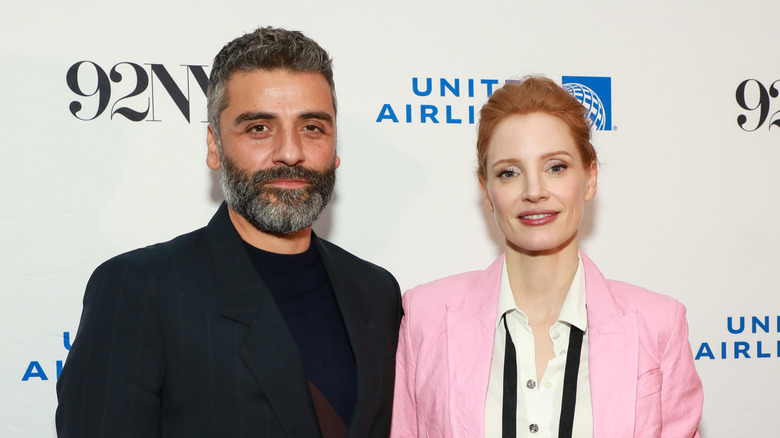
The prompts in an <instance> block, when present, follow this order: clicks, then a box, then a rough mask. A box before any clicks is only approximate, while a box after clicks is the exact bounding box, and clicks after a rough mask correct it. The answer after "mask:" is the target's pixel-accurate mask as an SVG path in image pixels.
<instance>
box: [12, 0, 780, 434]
mask: <svg viewBox="0 0 780 438" xmlns="http://www.w3.org/2000/svg"><path fill="white" fill-rule="evenodd" d="M779 16H780V3H777V2H771V1H768V0H767V1H763V2H756V1H746V2H739V3H735V2H726V1H709V2H703V1H688V2H678V1H667V0H664V1H654V2H643V3H642V4H639V5H632V4H629V3H628V2H622V1H615V0H611V1H606V0H605V1H601V2H574V1H571V2H569V1H559V2H540V1H524V0H523V1H521V0H512V1H508V0H507V1H499V0H486V1H484V0H483V1H481V2H476V1H473V2H458V1H455V2H453V1H452V0H450V1H443V0H435V1H428V2H413V1H406V0H403V1H398V0H396V1H393V2H384V3H382V4H378V3H377V4H375V3H374V2H359V1H343V2H314V1H310V0H298V1H296V2H279V1H270V0H255V1H246V0H241V1H238V0H223V1H220V2H205V1H199V0H190V1H187V2H184V1H182V2H164V4H163V2H159V1H146V0H138V1H136V2H134V3H132V4H128V3H116V4H111V5H110V6H108V5H106V4H105V3H104V2H99V1H91V2H90V1H73V2H59V1H54V0H42V1H34V0H33V1H28V2H14V3H13V4H5V5H3V8H2V13H1V14H0V37H2V38H0V61H1V62H2V67H0V96H2V97H0V105H2V107H1V108H0V128H2V129H1V130H0V133H2V140H0V145H1V146H0V147H2V157H3V162H4V164H5V165H4V166H3V168H2V170H0V182H1V183H0V205H1V206H2V207H0V227H1V228H0V248H2V249H1V250H0V294H1V296H2V305H1V306H0V329H2V336H0V351H2V360H1V361H0V394H2V396H0V435H1V436H3V437H20V438H21V437H25V438H26V437H54V436H55V432H54V420H53V415H54V409H55V407H56V396H55V392H54V386H55V382H56V378H57V370H58V366H59V365H58V364H61V361H64V359H65V357H66V355H67V350H66V345H67V343H68V341H67V339H65V337H66V336H65V335H64V334H65V333H67V334H69V335H70V336H73V335H75V331H76V329H77V326H78V319H79V315H80V312H81V298H82V294H83V291H84V286H85V284H86V281H87V279H88V277H89V275H90V273H91V272H92V270H93V269H94V268H95V267H96V266H97V265H98V264H99V263H101V262H102V261H104V260H105V259H107V258H109V257H111V256H114V255H116V254H118V253H121V252H124V251H128V250H131V249H134V248H136V247H139V246H145V245H148V244H151V243H154V242H158V241H163V240H168V239H170V238H172V237H174V236H176V235H178V234H181V233H184V232H187V231H190V230H193V229H195V228H199V227H201V226H203V225H205V224H206V222H207V221H208V220H209V218H210V217H211V215H212V214H213V212H214V210H215V208H216V206H217V205H218V204H219V202H220V201H221V195H220V191H219V188H218V185H217V184H215V183H216V181H217V180H216V177H215V175H214V174H212V173H211V172H210V171H209V170H208V168H207V167H206V165H205V156H206V147H205V132H206V125H205V123H203V120H205V97H204V95H203V92H202V90H201V89H200V88H199V85H198V83H197V77H196V76H197V75H196V73H197V70H198V68H197V67H192V68H190V67H187V66H188V65H190V66H203V67H202V71H203V72H205V73H206V74H207V73H208V72H209V71H210V65H211V62H212V59H213V56H214V55H215V54H216V53H217V51H218V50H219V49H220V48H221V47H222V46H223V45H224V44H225V43H226V42H228V41H229V40H231V39H233V38H234V37H236V36H238V35H240V34H242V33H244V32H246V31H251V30H252V29H254V28H256V27H257V26H261V25H262V26H264V25H275V26H282V27H288V28H291V29H299V30H302V31H304V32H305V33H306V34H307V35H309V36H311V37H312V38H314V39H315V40H317V41H318V42H319V43H320V44H322V45H323V46H324V47H325V48H326V49H327V50H328V51H329V52H330V54H331V55H332V56H333V58H334V61H335V75H336V88H337V93H338V99H339V116H338V118H339V120H338V129H339V134H338V148H339V154H340V156H341V159H342V165H341V167H340V168H339V171H338V183H337V196H336V198H335V200H334V202H333V203H332V204H331V206H330V207H329V208H328V210H326V213H325V214H324V217H323V218H321V219H320V221H319V223H318V224H317V226H316V227H315V229H316V230H317V231H318V232H319V233H320V234H321V235H324V236H325V237H327V238H329V239H330V240H332V241H334V242H335V243H337V244H339V245H341V246H343V247H345V248H346V249H348V250H350V251H352V252H354V253H356V254H358V255H359V256H361V257H363V258H366V259H369V260H371V261H373V262H375V263H377V264H380V265H382V266H384V267H386V268H388V269H389V270H390V271H391V272H393V273H394V274H395V275H396V277H397V278H398V280H399V282H400V283H401V287H402V289H407V288H409V287H412V286H414V285H416V284H418V283H421V282H424V281H429V280H431V279H434V278H438V277H441V276H444V275H448V274H452V273H456V272H460V271H464V270H471V269H481V268H484V267H485V266H487V265H488V264H489V263H490V262H491V261H492V260H493V259H494V258H495V257H496V256H497V255H498V254H499V253H500V251H501V247H502V243H501V239H500V237H499V235H498V234H497V232H496V231H495V226H494V224H493V223H492V222H491V220H490V218H489V217H488V216H486V214H485V212H484V209H483V203H482V201H481V196H480V193H479V190H478V185H477V183H476V179H475V177H474V169H475V152H474V149H475V147H474V144H475V138H476V135H475V132H476V126H475V125H474V124H470V123H469V120H468V118H469V111H470V110H469V107H472V106H473V107H474V108H475V111H478V110H479V107H480V106H481V105H482V103H483V102H484V101H485V100H486V98H487V86H486V85H485V84H483V83H482V81H483V80H497V81H499V83H503V82H504V80H506V79H508V78H512V77H517V76H522V75H525V74H529V73H543V74H546V75H548V76H550V77H551V78H553V79H554V80H556V81H561V79H562V77H563V76H590V77H608V78H610V80H611V102H610V103H609V110H610V111H611V114H612V121H611V126H608V128H611V129H610V130H608V131H600V132H597V133H596V135H595V145H596V148H597V150H598V153H599V155H600V160H601V163H602V167H601V174H600V178H599V193H598V195H597V197H596V200H595V201H593V202H592V203H591V205H590V207H589V211H588V213H587V217H586V220H585V222H584V224H583V228H582V229H583V238H582V239H581V241H582V246H583V248H584V249H585V251H586V252H587V253H588V254H589V255H590V256H591V258H593V259H594V261H596V263H597V264H598V265H599V266H600V268H601V270H602V271H603V272H604V273H605V275H607V277H611V278H617V279H621V280H624V281H628V282H632V283H636V284H639V285H642V286H644V287H647V288H649V289H653V290H656V291H658V292H662V293H665V294H668V295H671V296H674V297H676V298H677V299H679V300H681V301H682V302H683V303H684V304H685V305H686V306H687V307H688V310H689V313H688V319H689V323H690V330H691V334H690V339H691V344H692V348H693V352H694V354H696V355H697V356H698V360H697V362H696V365H697V369H698V370H699V373H700V375H701V377H702V379H703V382H704V389H705V410H704V418H703V420H702V423H701V426H700V429H701V431H702V435H703V436H705V437H724V438H725V437H734V436H750V437H774V436H777V435H778V430H777V426H776V421H775V418H773V417H774V415H776V414H775V411H776V406H777V403H776V401H774V402H773V400H776V394H777V393H778V392H779V391H780V383H778V382H779V380H778V377H777V371H778V370H780V368H779V367H778V364H779V363H780V297H779V296H778V292H780V290H778V287H777V283H778V282H777V279H776V277H777V276H776V275H775V274H776V272H777V269H778V264H779V263H778V262H780V256H778V252H777V248H778V245H780V233H778V231H777V225H778V219H777V216H778V215H779V214H780V196H778V189H780V174H779V173H778V172H775V169H774V167H773V166H774V165H775V164H780V122H778V125H773V124H772V122H773V121H775V120H778V119H780V114H778V115H776V114H775V112H776V111H780V97H773V94H774V95H776V94H777V92H776V91H774V92H773V88H772V85H773V83H774V81H776V80H778V79H780V56H777V54H776V47H775V46H776V44H775V40H776V38H775V36H776V35H775V34H776V32H775V30H776V29H777V20H778V17H779ZM81 61H89V62H86V63H82V64H81V67H79V68H78V70H75V72H77V74H74V75H73V78H75V81H71V83H70V85H69V83H68V81H67V80H66V78H67V74H68V71H69V70H70V69H71V68H72V67H73V66H74V65H75V64H77V63H79V62H81ZM122 63H124V64H122ZM129 63H132V64H136V65H138V66H140V67H139V68H140V69H141V70H142V71H141V73H138V72H136V71H135V70H134V68H133V66H132V65H131V64H129ZM117 64H119V65H117ZM115 65H116V66H117V67H116V70H117V72H118V73H120V74H121V78H119V77H117V76H111V75H109V73H110V71H111V69H112V68H113V67H114V66H115ZM97 67H99V69H100V70H102V71H104V72H105V74H106V75H108V76H107V79H105V80H104V81H103V82H104V84H103V86H102V87H100V88H101V90H102V93H103V95H104V96H106V97H107V99H106V108H105V109H104V110H103V111H102V112H101V113H100V114H99V115H97V116H96V114H98V106H99V105H98V101H99V95H100V93H97V94H95V95H94V96H80V95H78V94H77V93H76V92H74V90H73V88H75V89H76V90H81V92H82V94H91V93H92V92H93V91H95V90H96V89H98V82H99V81H98V80H97V78H98V75H97V73H96V72H97V71H98V68H97ZM162 70H165V71H167V72H168V73H169V74H170V77H171V80H172V81H173V84H175V87H173V88H171V89H173V90H174V91H168V90H167V89H166V88H165V84H166V83H165V81H164V77H163V76H164V74H162V73H161V72H162ZM144 76H146V77H148V78H149V79H150V82H149V83H148V84H147V85H145V86H141V87H139V89H138V93H137V95H135V96H132V97H129V98H126V99H122V97H123V96H126V95H128V94H132V93H131V92H133V91H134V89H135V88H136V85H137V84H138V79H139V78H141V79H143V77H144ZM414 78H417V80H418V89H417V91H418V92H420V91H425V85H426V83H427V80H428V79H429V78H430V79H431V86H432V89H431V93H430V94H429V95H427V96H419V95H417V93H415V89H414V88H413V85H412V84H413V80H414ZM442 79H444V80H446V81H447V82H448V83H450V84H454V83H455V80H456V79H457V80H459V84H460V95H459V96H455V95H454V93H452V92H450V91H446V90H445V94H446V95H445V96H444V97H442V96H441V90H440V85H441V80H442ZM750 79H752V80H751V81H748V82H747V83H746V85H745V87H744V90H741V89H739V86H740V84H741V83H743V82H744V81H746V80H750ZM469 80H473V83H474V84H475V85H474V92H473V93H469V91H468V83H469ZM74 84H78V86H75V85H74ZM142 85H143V84H142ZM168 85H171V83H168ZM176 89H178V90H180V92H181V97H180V99H179V100H180V101H181V102H183V108H185V109H186V108H190V109H191V111H190V120H189V121H188V120H187V119H186V118H185V116H184V115H183V114H184V113H183V111H182V110H180V109H179V107H177V106H176V105H175V103H174V102H175V101H174V99H173V98H172V97H171V96H172V95H175V94H176V93H175V90H176ZM109 90H110V96H108V93H109ZM762 90H763V95H762ZM420 94H423V93H420ZM470 94H472V95H473V96H470ZM740 98H742V100H743V101H742V106H740ZM182 99H184V100H182ZM72 102H79V103H80V104H81V110H80V111H76V115H77V116H78V117H77V116H76V115H74V114H73V113H72V111H71V110H72V109H74V107H73V106H72ZM386 105H389V107H390V108H392V109H393V111H394V113H395V115H396V116H397V117H398V119H399V121H398V123H394V122H393V121H392V120H390V118H387V117H385V118H382V117H380V115H382V114H384V115H385V116H387V112H386V111H387V110H384V111H385V112H383V108H385V106H386ZM407 105H410V108H411V112H410V114H411V118H410V121H409V122H407V116H406V111H407V110H406V108H407ZM448 106H449V110H450V113H451V117H450V119H451V120H454V119H460V120H461V123H447V116H446V112H447V108H448ZM743 107H745V108H753V109H744V108H743ZM120 108H130V109H133V110H135V111H140V112H143V111H145V110H146V109H149V113H148V114H146V115H145V116H143V117H141V120H140V121H137V122H136V121H131V120H129V119H128V118H127V117H125V116H123V115H122V114H121V112H122V111H120ZM431 108H435V111H437V120H438V122H439V123H433V121H432V120H431V119H427V120H426V122H425V123H422V120H421V117H420V114H421V111H423V110H425V111H433V110H432V109H431ZM762 110H763V113H765V114H764V117H763V119H764V120H762ZM112 114H113V116H112ZM740 115H744V116H745V117H746V122H745V123H743V125H742V127H740V125H739V124H738V117H739V116H740ZM94 116H96V117H94ZM79 117H80V118H81V119H90V118H92V120H80V119H79ZM93 117H94V118H93ZM378 120H379V121H378ZM754 128H755V129H754ZM770 128H771V129H770ZM729 318H731V320H729ZM729 321H731V323H729ZM741 321H744V324H741ZM740 352H742V353H740Z"/></svg>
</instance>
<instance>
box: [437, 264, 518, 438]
mask: <svg viewBox="0 0 780 438" xmlns="http://www.w3.org/2000/svg"><path fill="white" fill-rule="evenodd" d="M503 266H504V257H503V256H502V257H499V259H498V260H496V261H495V262H493V264H492V265H490V266H489V267H488V268H487V269H486V270H485V271H483V272H482V274H481V275H480V276H479V277H478V278H477V281H475V282H474V284H473V285H472V286H471V287H470V288H469V290H468V291H466V292H465V294H464V299H463V301H462V302H461V303H453V304H450V305H448V306H447V356H448V357H447V361H448V364H449V370H448V372H449V384H450V386H449V400H450V425H451V428H452V429H451V433H452V436H453V437H464V438H467V437H474V436H481V435H482V434H483V431H484V423H485V402H486V397H487V387H488V382H489V380H490V364H491V360H492V357H493V339H494V337H495V330H496V325H495V324H496V317H497V315H496V313H497V312H498V291H499V287H500V281H501V269H502V268H503Z"/></svg>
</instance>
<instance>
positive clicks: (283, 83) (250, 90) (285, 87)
mask: <svg viewBox="0 0 780 438" xmlns="http://www.w3.org/2000/svg"><path fill="white" fill-rule="evenodd" d="M225 94H226V96H225V97H226V98H227V99H226V100H227V106H228V107H229V106H230V104H231V103H232V102H233V101H235V100H251V99H252V98H253V97H256V96H263V97H267V98H269V99H275V100H278V101H287V100H293V99H296V100H297V99H302V100H306V101H309V100H311V103H312V104H315V102H316V100H317V99H322V100H323V102H320V103H319V104H318V106H319V108H309V109H307V110H315V109H316V110H319V111H322V110H328V111H332V112H333V113H334V115H335V102H334V96H333V92H332V89H331V87H330V84H328V81H327V79H326V78H325V76H324V75H323V74H321V73H318V72H295V71H291V70H287V69H273V70H263V69H255V70H251V71H236V72H234V73H232V74H231V75H230V77H229V78H228V80H227V82H226V87H225ZM325 100H327V103H328V107H329V108H322V106H323V103H324V101H325Z"/></svg>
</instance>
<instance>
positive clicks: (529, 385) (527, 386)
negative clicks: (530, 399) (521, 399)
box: [525, 380, 536, 389]
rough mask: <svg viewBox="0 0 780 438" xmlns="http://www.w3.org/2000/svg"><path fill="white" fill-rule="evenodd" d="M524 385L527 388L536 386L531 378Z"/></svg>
mask: <svg viewBox="0 0 780 438" xmlns="http://www.w3.org/2000/svg"><path fill="white" fill-rule="evenodd" d="M525 386H526V388H528V389H534V388H536V382H534V381H533V380H529V381H527V382H525Z"/></svg>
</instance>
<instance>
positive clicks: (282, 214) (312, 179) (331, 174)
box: [220, 156, 336, 234]
mask: <svg viewBox="0 0 780 438" xmlns="http://www.w3.org/2000/svg"><path fill="white" fill-rule="evenodd" d="M278 179H303V180H306V181H307V182H308V183H309V185H308V186H305V187H300V188H296V189H283V188H279V187H267V186H266V184H268V183H269V182H271V181H274V180H278ZM220 183H221V185H222V192H223V193H224V195H225V201H227V203H228V205H230V207H231V208H232V209H233V210H234V211H235V212H236V213H238V214H240V215H241V216H243V217H244V218H245V219H246V220H247V221H248V222H249V223H251V224H252V225H253V226H254V227H255V228H257V229H258V230H260V231H263V232H266V233H272V234H292V233H296V232H298V231H300V230H303V229H304V228H308V227H310V226H311V225H312V224H313V223H314V221H315V220H317V217H318V216H319V215H320V213H321V212H322V210H323V209H324V208H325V206H326V205H328V201H330V197H331V195H332V194H333V187H334V186H335V184H336V166H335V165H334V164H331V166H330V167H329V168H327V169H325V170H324V171H322V172H320V171H316V170H313V169H308V168H305V167H301V166H293V167H290V166H277V167H272V168H269V169H262V170H259V171H257V172H256V173H255V174H254V175H249V173H248V172H246V171H243V170H241V169H239V168H238V166H237V165H236V164H235V162H233V161H232V160H230V159H229V158H227V157H224V156H223V158H222V178H221V180H220Z"/></svg>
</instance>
